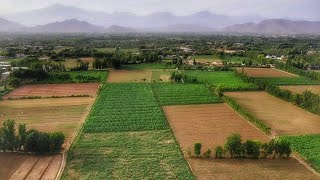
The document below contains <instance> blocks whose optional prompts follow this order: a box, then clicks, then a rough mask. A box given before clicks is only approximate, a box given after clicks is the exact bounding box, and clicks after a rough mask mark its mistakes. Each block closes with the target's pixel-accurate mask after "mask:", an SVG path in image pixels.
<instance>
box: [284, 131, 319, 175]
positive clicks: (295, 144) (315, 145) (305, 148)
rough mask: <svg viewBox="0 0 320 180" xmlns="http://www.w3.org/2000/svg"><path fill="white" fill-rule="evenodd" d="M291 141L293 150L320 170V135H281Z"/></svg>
mask: <svg viewBox="0 0 320 180" xmlns="http://www.w3.org/2000/svg"><path fill="white" fill-rule="evenodd" d="M280 138H281V139H285V140H288V141H289V142H290V143H291V146H292V148H293V150H295V151H297V152H298V153H299V154H300V155H301V156H302V157H303V158H304V159H306V160H307V161H309V162H310V163H311V165H312V166H313V167H314V168H315V169H316V170H317V171H318V172H320V135H303V136H286V137H280Z"/></svg>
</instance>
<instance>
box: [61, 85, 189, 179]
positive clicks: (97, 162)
mask: <svg viewBox="0 0 320 180" xmlns="http://www.w3.org/2000/svg"><path fill="white" fill-rule="evenodd" d="M62 179H195V178H194V176H193V174H192V172H191V170H190V169H189V167H188V165H187V163H186V161H185V159H184V157H183V155H182V152H181V151H180V148H179V145H178V144H177V142H176V141H175V138H174V135H173V133H172V132H171V130H170V129H169V126H168V125H167V121H166V119H165V116H164V113H163V111H162V109H161V108H160V106H159V105H158V102H157V101H156V99H155V97H154V94H153V92H152V88H151V85H149V84H106V85H104V87H103V89H102V90H101V92H100V95H99V97H98V99H97V101H96V103H95V105H94V107H93V108H92V110H91V113H90V115H89V117H88V119H87V121H86V123H85V124H84V128H83V131H82V132H81V134H80V135H79V138H78V139H77V140H76V142H75V143H74V145H73V146H72V148H71V150H70V151H69V153H68V159H67V164H66V168H65V170H64V174H63V176H62Z"/></svg>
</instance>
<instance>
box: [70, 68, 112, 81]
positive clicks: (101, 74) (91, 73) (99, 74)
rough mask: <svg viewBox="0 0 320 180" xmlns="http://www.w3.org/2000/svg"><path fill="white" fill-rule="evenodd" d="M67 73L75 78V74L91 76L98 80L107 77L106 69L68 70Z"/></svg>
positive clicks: (104, 79)
mask: <svg viewBox="0 0 320 180" xmlns="http://www.w3.org/2000/svg"><path fill="white" fill-rule="evenodd" d="M68 73H69V74H70V75H71V76H72V78H73V79H75V78H76V76H77V75H82V76H93V77H95V78H97V79H100V82H105V81H106V79H107V77H108V71H70V72H68Z"/></svg>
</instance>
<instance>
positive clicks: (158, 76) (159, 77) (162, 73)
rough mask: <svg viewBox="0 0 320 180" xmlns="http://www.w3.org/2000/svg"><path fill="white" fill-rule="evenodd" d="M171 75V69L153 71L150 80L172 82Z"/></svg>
mask: <svg viewBox="0 0 320 180" xmlns="http://www.w3.org/2000/svg"><path fill="white" fill-rule="evenodd" d="M171 75H172V71H171V70H158V71H152V75H151V81H150V82H170V81H171V80H170V78H171Z"/></svg>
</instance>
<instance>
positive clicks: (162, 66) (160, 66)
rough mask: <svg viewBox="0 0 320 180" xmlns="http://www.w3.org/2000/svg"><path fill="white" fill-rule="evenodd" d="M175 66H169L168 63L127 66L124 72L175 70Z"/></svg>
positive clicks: (124, 66) (123, 67)
mask: <svg viewBox="0 0 320 180" xmlns="http://www.w3.org/2000/svg"><path fill="white" fill-rule="evenodd" d="M175 68H176V66H175V65H171V66H167V65H166V63H144V64H125V65H122V66H121V69H123V70H150V69H175Z"/></svg>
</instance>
